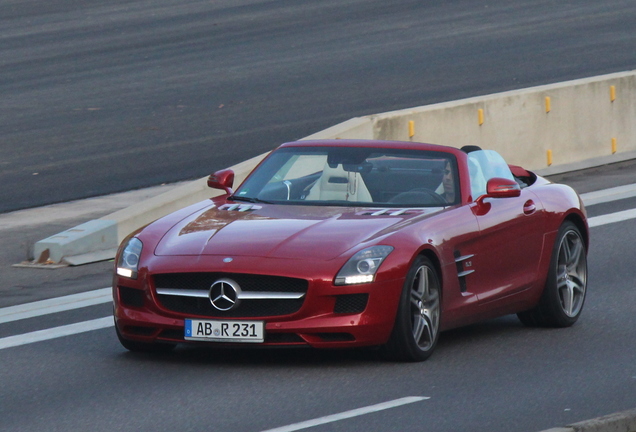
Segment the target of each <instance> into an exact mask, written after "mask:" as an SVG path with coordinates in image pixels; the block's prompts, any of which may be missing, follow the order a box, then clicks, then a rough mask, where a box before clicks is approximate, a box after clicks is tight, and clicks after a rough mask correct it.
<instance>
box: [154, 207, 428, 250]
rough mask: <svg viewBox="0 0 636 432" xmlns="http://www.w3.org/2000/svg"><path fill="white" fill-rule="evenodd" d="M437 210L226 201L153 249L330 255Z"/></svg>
mask: <svg viewBox="0 0 636 432" xmlns="http://www.w3.org/2000/svg"><path fill="white" fill-rule="evenodd" d="M439 210H440V209H439V208H438V209H429V208H426V209H409V210H405V209H395V208H391V209H379V208H375V209H361V208H359V207H357V208H354V207H314V206H289V205H262V206H253V205H241V206H237V205H228V204H226V205H221V206H220V207H213V208H211V209H206V210H202V211H199V212H197V213H194V214H192V215H190V216H189V217H187V218H185V219H183V220H181V221H180V222H179V223H177V224H176V225H174V226H173V227H172V228H171V229H170V230H168V232H166V234H165V235H164V236H163V238H162V239H161V240H160V241H159V243H158V245H157V247H156V249H155V254H156V255H224V256H259V257H272V258H299V257H302V258H305V259H308V258H309V259H322V260H328V259H331V258H335V257H337V256H339V255H341V254H342V253H344V252H346V251H347V250H349V249H351V248H352V247H354V246H356V245H358V244H361V243H365V242H368V241H371V240H373V239H376V238H378V237H381V236H384V235H387V234H390V233H392V232H394V231H395V230H397V229H399V227H401V226H403V225H405V224H410V223H412V222H413V221H414V220H416V219H417V220H419V219H421V218H422V217H426V216H427V215H429V214H431V213H433V212H436V211H439Z"/></svg>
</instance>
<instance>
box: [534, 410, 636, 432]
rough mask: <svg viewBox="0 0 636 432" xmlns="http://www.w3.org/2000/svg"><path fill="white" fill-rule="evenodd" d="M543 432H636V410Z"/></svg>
mask: <svg viewBox="0 0 636 432" xmlns="http://www.w3.org/2000/svg"><path fill="white" fill-rule="evenodd" d="M542 432H636V409H632V410H628V411H623V412H619V413H614V414H610V415H606V416H603V417H598V418H595V419H592V420H585V421H582V422H578V423H573V424H571V425H568V426H566V427H559V428H553V429H548V430H545V431H542Z"/></svg>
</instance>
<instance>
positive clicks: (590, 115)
mask: <svg viewBox="0 0 636 432" xmlns="http://www.w3.org/2000/svg"><path fill="white" fill-rule="evenodd" d="M610 84H611V87H612V89H613V90H615V87H616V85H618V84H620V86H622V87H620V86H619V88H620V90H621V92H620V93H619V94H620V97H619V98H618V99H616V102H615V100H614V99H612V100H610V98H609V97H608V95H607V94H605V90H607V89H606V87H608V88H609V86H610ZM630 92H631V93H634V95H632V94H631V93H630ZM573 93H575V94H574V95H573ZM613 93H614V92H613ZM545 95H551V96H545ZM631 96H634V97H631ZM544 97H545V99H546V107H547V100H551V99H550V98H553V100H554V103H553V104H552V105H553V106H554V108H550V109H547V108H546V107H544V106H543V105H542V104H543V103H544V100H543V98H544ZM586 97H587V99H586V103H582V101H581V99H582V98H586ZM632 100H634V101H636V71H631V72H621V73H615V74H609V75H603V76H599V77H592V78H585V79H581V80H574V81H568V82H565V83H556V84H549V85H544V86H538V87H532V88H528V89H520V90H513V91H509V92H503V93H497V94H491V95H486V96H480V97H473V98H468V99H462V100H458V101H450V102H443V103H440V104H434V105H428V106H424V107H415V108H409V109H405V110H400V111H393V112H388V113H381V114H374V115H369V116H365V117H356V118H352V119H350V120H347V121H345V122H343V123H340V124H337V125H335V126H332V127H330V128H327V129H324V130H322V131H319V132H317V133H315V134H313V135H310V136H308V137H306V138H304V139H338V138H342V139H346V138H358V139H395V140H403V141H408V140H414V141H422V142H438V143H453V142H461V143H467V142H468V143H471V144H477V145H481V146H482V147H484V148H491V149H494V150H498V151H499V152H500V153H502V155H503V156H504V157H505V158H506V159H507V160H508V161H509V162H510V163H515V159H518V158H521V160H522V161H524V160H526V159H528V160H532V161H533V162H531V163H530V162H529V164H524V163H522V162H516V163H517V164H520V165H523V166H525V167H526V168H529V169H532V170H534V171H536V172H537V173H538V174H541V175H552V174H559V173H564V172H569V171H576V170H580V169H585V168H590V167H594V166H601V165H606V164H609V163H615V162H621V161H625V160H629V159H634V158H636V139H635V138H634V137H632V135H634V136H636V133H634V134H632V133H631V131H632V129H630V128H632V123H633V121H632V120H633V117H634V115H636V102H632ZM590 107H593V108H598V112H596V111H594V112H590V110H591V109H592V108H590ZM476 112H479V114H480V116H479V117H480V123H479V124H478V122H477V121H476V117H475V113H476ZM577 114H578V115H577ZM483 115H485V116H486V119H487V120H488V121H487V122H486V123H485V124H482V120H481V118H482V117H483ZM550 116H551V120H549V119H548V117H550ZM559 116H560V117H559ZM568 119H569V120H568ZM418 122H419V124H424V128H420V129H421V130H422V132H418V133H417V134H416V133H415V129H416V127H415V125H416V124H418ZM559 122H565V123H567V124H565V123H563V125H562V126H561V127H559V124H560V123H559ZM598 122H600V123H601V124H600V126H602V127H596V123H598ZM570 123H572V124H570ZM448 124H451V125H453V127H449V126H448ZM555 125H556V126H555ZM583 126H586V127H587V128H588V129H591V131H589V132H590V133H589V134H588V135H589V136H590V137H591V136H592V135H594V134H593V132H596V130H597V129H602V132H603V133H604V134H605V133H609V134H610V135H611V134H614V133H616V134H617V135H618V136H619V141H616V139H615V138H614V139H613V141H612V143H613V148H612V152H611V154H607V153H608V151H607V149H605V148H604V147H603V146H600V147H599V145H598V143H599V142H601V138H600V137H598V136H595V137H594V139H591V138H588V135H586V134H585V133H584V132H585V131H582V130H581V128H582V127H583ZM635 127H636V126H635ZM530 129H531V130H530ZM561 129H563V130H561ZM615 129H616V130H615ZM407 131H409V132H407ZM411 131H413V132H412V133H411ZM548 131H552V133H553V134H554V136H553V135H547V134H548ZM498 132H500V133H498ZM569 133H571V134H572V138H568V134H569ZM531 134H532V138H530V139H529V138H528V137H526V136H525V135H531ZM535 135H536V136H535ZM581 136H584V137H585V138H581ZM564 137H565V138H564ZM605 138H606V137H605V135H603V137H602V139H603V140H605ZM482 141H483V143H482ZM546 142H547V143H549V145H550V147H554V151H555V153H558V154H559V158H558V161H559V163H557V164H555V165H551V162H549V163H548V166H547V167H545V165H540V164H543V163H544V162H543V158H544V152H545V151H546V150H545V149H544V148H543V147H545V146H546V145H547V144H546ZM616 142H621V146H622V147H621V148H622V149H623V151H621V152H617V151H616V145H615V143H616ZM623 143H624V144H623ZM547 151H548V154H549V159H550V160H551V157H552V150H551V149H550V150H547ZM564 154H567V157H564V156H563V155H564ZM265 155H266V154H262V155H259V156H256V157H254V158H252V159H250V160H247V161H245V162H242V163H240V164H237V165H235V166H233V167H231V168H232V169H233V170H234V172H235V176H236V177H235V185H238V184H240V183H241V182H242V181H243V180H244V178H245V177H246V176H247V174H248V173H249V172H250V171H251V170H252V169H253V168H254V166H256V165H257V164H258V163H259V162H260V161H261V160H262V159H263V158H264V157H265ZM540 161H541V162H540ZM215 193H216V194H220V192H219V191H213V190H210V189H209V188H208V187H207V177H204V178H201V179H198V180H195V181H193V182H191V183H188V184H185V185H183V186H180V187H176V188H174V189H173V190H171V191H169V192H166V193H164V194H161V195H158V196H155V197H153V198H151V199H148V200H146V201H143V202H140V203H138V204H135V205H132V206H130V207H128V208H125V209H122V210H119V211H117V212H115V213H112V214H110V215H108V216H105V217H103V218H101V219H97V220H93V221H89V222H86V223H85V224H82V225H79V226H77V227H74V228H72V229H69V230H67V231H64V232H62V233H59V234H56V235H54V236H51V237H48V238H46V239H43V240H40V241H38V242H37V243H35V245H34V248H33V250H34V257H35V259H36V262H37V263H38V264H42V263H44V262H51V263H60V262H65V263H67V264H69V265H80V264H85V263H89V262H94V261H98V260H104V259H110V258H112V257H114V253H115V250H116V248H117V245H118V244H119V243H120V242H121V241H122V240H123V238H124V237H125V236H126V235H128V234H129V233H130V232H132V231H134V230H136V229H138V228H140V227H142V226H144V225H146V224H148V223H150V222H152V221H153V220H156V219H158V218H160V217H162V216H165V215H167V214H169V213H171V212H173V211H175V210H178V209H180V208H183V207H185V206H188V205H190V204H193V203H196V202H198V201H202V200H205V199H208V198H210V197H212V196H215Z"/></svg>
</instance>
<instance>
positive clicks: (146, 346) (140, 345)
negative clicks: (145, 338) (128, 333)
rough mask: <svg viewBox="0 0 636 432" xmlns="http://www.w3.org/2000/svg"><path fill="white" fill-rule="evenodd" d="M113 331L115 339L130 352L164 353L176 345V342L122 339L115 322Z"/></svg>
mask: <svg viewBox="0 0 636 432" xmlns="http://www.w3.org/2000/svg"><path fill="white" fill-rule="evenodd" d="M115 332H116V333H117V339H119V343H120V344H121V345H122V346H123V347H124V348H126V349H127V350H128V351H132V352H139V353H166V352H170V351H172V350H173V349H174V348H175V347H176V344H171V343H148V342H139V341H133V340H130V339H124V338H123V337H122V335H121V333H120V332H119V329H118V328H117V324H115Z"/></svg>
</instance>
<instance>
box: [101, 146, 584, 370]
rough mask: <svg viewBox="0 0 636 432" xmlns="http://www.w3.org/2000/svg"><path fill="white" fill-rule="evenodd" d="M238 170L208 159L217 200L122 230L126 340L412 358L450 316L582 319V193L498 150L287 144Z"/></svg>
mask: <svg viewBox="0 0 636 432" xmlns="http://www.w3.org/2000/svg"><path fill="white" fill-rule="evenodd" d="M233 183H234V173H233V172H232V171H231V170H229V169H226V170H222V171H219V172H216V173H215V174H213V175H211V176H210V178H209V180H208V185H209V186H210V187H212V188H217V189H221V190H223V191H224V193H223V194H222V195H221V196H218V197H215V198H211V199H209V200H206V201H203V202H200V203H198V204H195V205H191V206H189V207H187V208H184V209H182V210H179V211H177V212H175V213H173V214H171V215H168V216H166V217H163V218H161V219H159V220H157V221H155V222H153V223H151V224H149V225H147V226H146V227H144V228H142V229H140V230H138V231H136V232H134V233H132V234H131V235H130V236H128V237H127V238H126V239H125V240H124V241H123V243H122V245H121V246H120V248H119V251H118V254H117V258H116V262H115V266H116V268H115V274H114V283H113V297H114V302H115V307H114V315H115V324H116V326H115V328H116V331H117V336H118V337H119V340H120V341H121V344H122V345H123V346H124V347H125V348H127V349H129V350H132V351H163V350H170V349H172V348H173V347H174V346H175V345H176V344H179V343H199V344H208V345H217V346H240V345H242V346H251V347H256V346H286V347H296V346H298V347H302V346H304V347H314V348H348V347H365V346H367V347H378V348H379V349H380V350H381V352H382V353H383V354H384V355H385V356H387V357H388V358H391V359H396V360H404V361H420V360H424V359H426V358H428V357H429V356H430V355H431V354H432V352H433V350H434V349H435V346H436V343H437V341H438V338H439V336H440V332H442V331H444V330H447V329H450V328H454V327H459V326H463V325H467V324H470V323H474V322H477V321H480V320H486V319H491V318H494V317H498V316H502V315H507V314H517V316H518V317H519V319H520V320H521V322H522V323H523V324H525V325H529V326H552V327H567V326H571V325H572V324H574V323H575V322H576V321H577V319H578V318H579V316H580V314H581V310H582V308H583V303H584V300H585V294H586V286H587V250H588V242H589V240H588V239H589V232H588V225H587V220H586V213H585V209H584V207H583V204H582V203H581V200H580V198H579V196H578V195H577V194H576V193H575V192H574V191H573V190H572V189H571V188H570V187H568V186H565V185H559V184H554V183H551V182H549V181H548V180H546V179H544V178H542V177H540V176H537V175H536V174H534V173H532V172H530V171H527V170H525V169H523V168H521V167H517V166H509V165H508V164H506V162H505V161H504V160H503V158H502V157H501V156H500V155H499V154H498V153H496V152H494V151H491V150H482V149H480V148H478V147H475V146H468V147H464V148H463V149H458V148H453V147H445V146H438V145H431V144H422V143H413V142H398V141H390V142H389V141H363V140H324V141H323V140H320V141H301V142H292V143H287V144H283V145H281V146H280V147H278V148H277V149H276V150H274V151H273V152H271V153H270V154H269V155H268V156H267V157H266V158H265V159H264V160H263V161H262V162H261V163H260V164H259V165H258V166H257V167H256V168H255V169H254V170H253V171H252V173H251V174H250V175H249V176H248V177H247V179H246V180H245V181H244V182H243V183H242V184H241V185H240V186H239V187H238V188H237V189H236V190H234V189H233ZM249 344H252V345H249Z"/></svg>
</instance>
